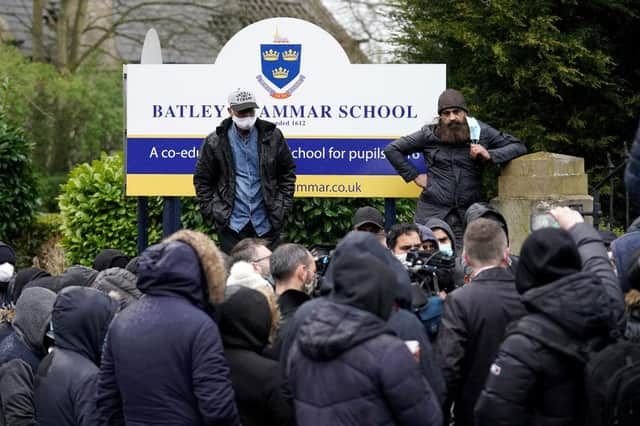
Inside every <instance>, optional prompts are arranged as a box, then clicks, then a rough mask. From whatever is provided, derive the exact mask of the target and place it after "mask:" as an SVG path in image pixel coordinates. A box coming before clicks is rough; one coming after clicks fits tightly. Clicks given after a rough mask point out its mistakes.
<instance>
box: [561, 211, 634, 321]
mask: <svg viewBox="0 0 640 426" xmlns="http://www.w3.org/2000/svg"><path fill="white" fill-rule="evenodd" d="M569 233H570V234H571V236H572V237H573V240H574V241H575V242H576V245H577V246H578V251H579V252H580V257H581V258H582V270H583V271H584V272H591V273H593V274H594V275H596V276H597V277H598V278H600V280H601V281H602V285H604V286H605V287H606V290H607V294H608V296H609V301H610V308H611V312H612V323H613V324H616V325H617V326H618V327H619V328H620V329H621V331H622V332H624V296H623V294H622V289H621V288H620V284H619V282H618V278H617V277H616V274H615V273H614V272H613V268H612V267H611V263H610V261H609V256H608V255H607V249H606V248H605V246H604V243H603V242H602V237H600V234H598V231H596V230H595V228H594V227H593V226H591V225H589V224H588V223H578V224H576V225H574V226H573V227H572V228H571V229H569ZM613 324H612V325H613Z"/></svg>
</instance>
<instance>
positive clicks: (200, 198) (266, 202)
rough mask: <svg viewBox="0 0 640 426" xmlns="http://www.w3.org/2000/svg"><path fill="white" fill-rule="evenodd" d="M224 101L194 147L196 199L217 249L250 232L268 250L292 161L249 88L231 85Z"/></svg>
mask: <svg viewBox="0 0 640 426" xmlns="http://www.w3.org/2000/svg"><path fill="white" fill-rule="evenodd" d="M228 101H229V108H228V109H227V111H228V112H229V115H230V116H229V117H228V118H226V119H224V120H223V121H222V123H220V125H219V126H218V127H217V128H216V130H215V131H214V132H213V133H211V134H209V135H208V136H207V137H206V139H205V140H204V142H203V143H202V147H201V148H200V156H199V158H198V162H197V163H196V169H195V171H194V174H193V184H194V186H195V191H196V202H197V203H198V204H199V206H200V212H201V213H202V217H203V218H205V219H206V220H209V221H212V222H213V223H214V224H215V226H216V229H217V234H218V239H219V241H220V249H221V250H222V251H223V252H225V253H227V254H228V253H230V251H231V250H232V249H233V247H234V246H235V245H236V244H237V243H238V242H239V241H240V240H242V239H244V238H250V237H259V238H263V239H265V240H267V241H268V243H269V248H270V249H272V250H273V249H274V248H275V247H276V246H277V245H278V243H279V240H280V231H281V229H282V226H283V225H284V222H285V220H286V217H287V212H288V211H289V210H290V209H291V207H292V206H293V192H294V190H295V183H296V163H295V162H294V160H293V156H292V154H291V150H290V149H289V145H288V144H287V141H286V140H285V138H284V136H283V135H282V132H281V131H280V129H278V128H277V127H276V125H275V124H273V123H270V122H268V121H264V120H261V119H260V118H258V115H257V114H256V109H258V104H257V103H256V97H255V95H254V94H253V93H252V92H250V91H249V90H244V89H238V90H235V91H233V92H232V93H231V94H230V95H229V98H228Z"/></svg>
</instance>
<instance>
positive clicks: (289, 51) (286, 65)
mask: <svg viewBox="0 0 640 426" xmlns="http://www.w3.org/2000/svg"><path fill="white" fill-rule="evenodd" d="M301 61H302V45H301V44H294V43H289V40H287V39H286V38H282V37H280V36H279V35H278V32H277V30H276V35H275V37H274V41H273V43H263V44H260V64H261V74H260V75H258V76H257V77H256V79H257V80H258V82H259V83H260V85H262V87H264V89H265V90H266V91H267V92H269V95H271V97H273V98H276V99H286V98H288V97H289V96H291V94H292V93H293V92H294V91H295V90H296V89H297V88H298V87H300V85H301V84H302V82H303V81H304V79H305V77H304V76H303V75H302V74H300V64H301V63H302V62H301ZM285 88H286V90H285Z"/></svg>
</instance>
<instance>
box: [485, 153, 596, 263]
mask: <svg viewBox="0 0 640 426" xmlns="http://www.w3.org/2000/svg"><path fill="white" fill-rule="evenodd" d="M588 194H589V193H588V185H587V175H586V174H585V172H584V159H583V158H580V157H571V156H569V155H561V154H554V153H550V152H536V153H534V154H529V155H525V156H522V157H518V158H516V159H514V160H512V161H511V162H510V163H509V164H508V165H507V167H505V169H504V170H503V172H502V175H501V176H500V177H499V180H498V197H496V198H494V199H493V200H491V204H492V205H493V206H495V207H496V208H497V209H498V210H500V212H501V213H502V214H503V215H504V217H505V219H506V220H507V224H508V225H509V243H510V246H511V252H512V253H515V254H518V253H519V252H520V247H522V243H523V242H524V240H525V238H527V236H528V235H529V233H530V232H531V231H530V216H531V213H532V212H534V211H536V209H537V208H539V207H542V206H544V207H555V206H569V207H572V208H575V209H578V210H580V209H582V211H585V212H592V211H593V197H591V196H589V195H588ZM585 221H587V222H592V218H591V217H590V216H585Z"/></svg>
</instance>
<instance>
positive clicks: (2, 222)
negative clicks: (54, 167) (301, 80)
mask: <svg viewBox="0 0 640 426" xmlns="http://www.w3.org/2000/svg"><path fill="white" fill-rule="evenodd" d="M1 95H2V92H0V240H4V241H10V240H12V239H15V238H17V237H18V236H20V235H21V234H22V233H23V232H24V230H25V229H27V228H28V226H29V224H30V223H31V221H32V219H33V217H34V215H35V212H36V208H37V198H38V190H37V183H36V178H35V175H34V173H33V169H32V167H31V150H32V147H31V145H30V144H29V143H27V140H26V139H25V137H24V132H23V131H22V129H21V128H19V127H17V126H13V125H11V124H9V123H7V121H6V119H5V114H4V112H3V105H2V103H3V101H4V98H2V97H1Z"/></svg>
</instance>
